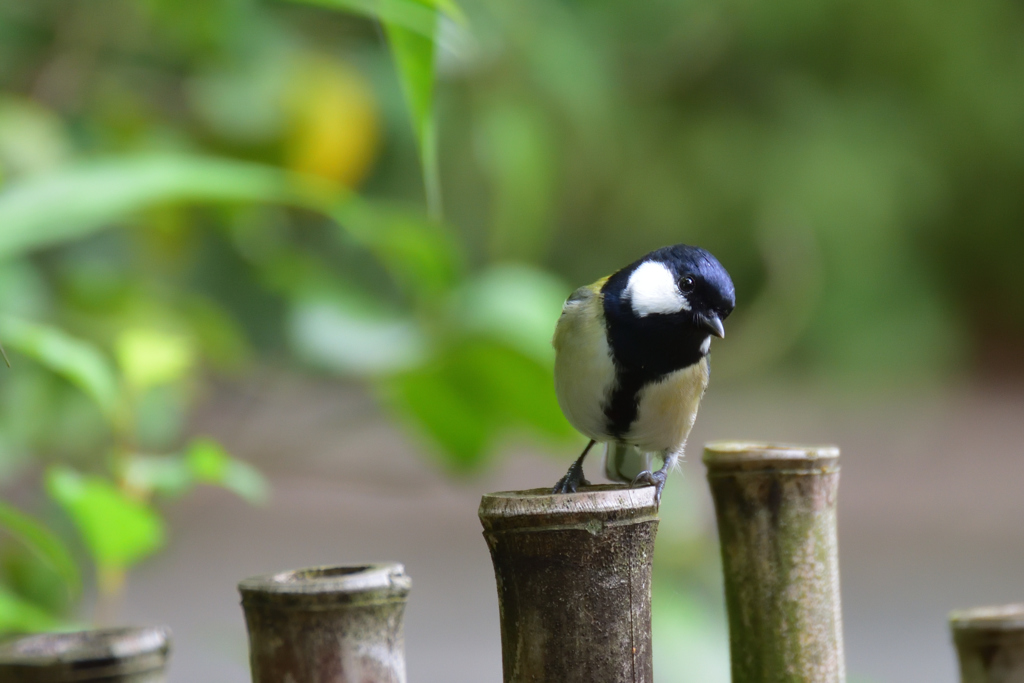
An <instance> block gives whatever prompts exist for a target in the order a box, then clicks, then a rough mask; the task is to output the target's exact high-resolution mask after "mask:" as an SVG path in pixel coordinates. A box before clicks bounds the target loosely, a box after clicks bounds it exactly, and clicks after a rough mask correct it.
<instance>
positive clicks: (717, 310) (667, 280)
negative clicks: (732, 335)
mask: <svg viewBox="0 0 1024 683" xmlns="http://www.w3.org/2000/svg"><path fill="white" fill-rule="evenodd" d="M612 279H615V280H617V283H616V284H617V285H618V287H616V289H619V290H620V292H619V297H620V298H621V300H622V303H623V304H627V305H628V308H629V312H631V313H632V314H633V316H634V317H636V318H641V319H642V318H647V317H650V316H658V317H659V318H662V319H664V317H671V318H673V319H674V320H673V321H674V322H676V323H677V324H682V325H685V326H688V327H693V328H695V329H705V330H707V331H708V332H710V333H711V334H714V335H715V336H717V337H722V336H724V335H725V329H724V327H723V326H722V321H723V320H725V319H726V318H727V317H728V316H729V314H730V313H732V309H733V308H735V307H736V290H735V289H734V288H733V284H732V279H731V278H730V277H729V273H727V272H726V271H725V268H723V267H722V264H721V263H719V262H718V259H716V258H715V257H714V256H712V255H711V254H710V253H708V252H707V251H705V250H704V249H701V248H699V247H691V246H689V245H686V244H676V245H673V246H671V247H664V248H662V249H658V250H657V251H652V252H651V253H649V254H647V256H644V257H643V258H642V259H640V260H639V261H637V262H635V263H632V264H630V265H628V266H626V267H625V268H623V269H622V270H621V271H619V272H618V273H616V274H615V275H614V276H613V277H612V278H609V282H608V285H611V284H612V282H611V280H612Z"/></svg>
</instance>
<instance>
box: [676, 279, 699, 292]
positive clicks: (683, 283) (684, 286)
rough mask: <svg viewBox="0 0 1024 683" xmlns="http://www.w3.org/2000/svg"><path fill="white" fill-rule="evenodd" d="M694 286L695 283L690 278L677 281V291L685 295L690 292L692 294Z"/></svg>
mask: <svg viewBox="0 0 1024 683" xmlns="http://www.w3.org/2000/svg"><path fill="white" fill-rule="evenodd" d="M694 286H696V283H695V282H694V281H693V278H692V277H689V276H687V277H684V278H683V279H682V280H680V281H679V289H680V291H682V292H684V293H686V294H689V293H690V292H692V291H693V288H694Z"/></svg>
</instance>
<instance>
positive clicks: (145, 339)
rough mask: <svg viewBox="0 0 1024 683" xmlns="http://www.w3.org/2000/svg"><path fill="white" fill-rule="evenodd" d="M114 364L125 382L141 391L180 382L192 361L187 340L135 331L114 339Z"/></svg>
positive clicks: (130, 330) (157, 333)
mask: <svg viewBox="0 0 1024 683" xmlns="http://www.w3.org/2000/svg"><path fill="white" fill-rule="evenodd" d="M117 360H118V364H119V365H120V366H121V370H122V372H124V377H125V380H126V381H127V382H128V383H129V384H130V385H131V386H132V387H134V388H135V389H139V390H143V389H148V388H150V387H154V386H159V385H161V384H168V383H171V382H174V381H176V380H179V379H181V378H183V377H184V376H185V374H186V373H187V372H188V371H189V370H190V369H191V368H192V366H193V365H194V364H195V360H196V359H195V352H194V349H193V347H192V344H191V343H189V340H188V339H186V338H184V337H182V336H180V335H172V334H165V333H163V332H159V331H157V330H150V329H141V328H135V329H128V330H125V331H123V332H122V333H121V334H120V335H119V336H118V339H117Z"/></svg>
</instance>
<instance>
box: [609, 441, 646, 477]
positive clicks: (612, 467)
mask: <svg viewBox="0 0 1024 683" xmlns="http://www.w3.org/2000/svg"><path fill="white" fill-rule="evenodd" d="M647 469H650V455H649V454H647V453H641V452H640V451H639V449H637V447H636V446H630V445H629V444H624V443H616V442H614V441H610V442H608V444H607V446H606V449H605V458H604V473H605V476H606V477H608V478H609V479H611V480H612V481H623V482H627V483H628V482H631V481H633V480H634V479H636V475H638V474H640V473H641V472H643V471H644V470H647Z"/></svg>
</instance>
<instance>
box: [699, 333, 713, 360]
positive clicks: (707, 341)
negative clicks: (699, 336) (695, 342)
mask: <svg viewBox="0 0 1024 683" xmlns="http://www.w3.org/2000/svg"><path fill="white" fill-rule="evenodd" d="M710 350H711V337H705V338H704V341H702V342H701V343H700V352H701V353H702V354H704V355H705V356H706V355H708V351H710Z"/></svg>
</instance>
